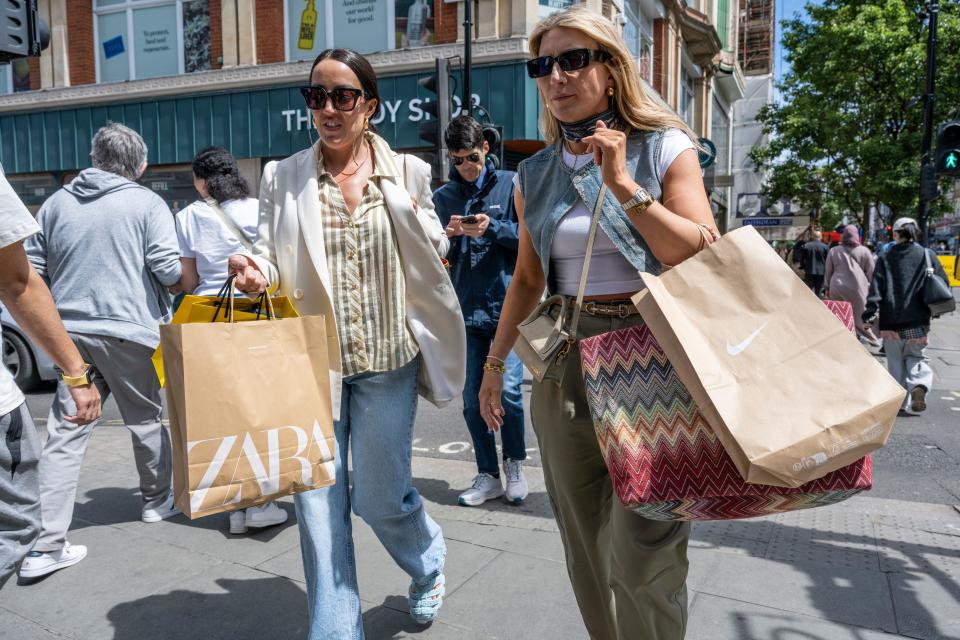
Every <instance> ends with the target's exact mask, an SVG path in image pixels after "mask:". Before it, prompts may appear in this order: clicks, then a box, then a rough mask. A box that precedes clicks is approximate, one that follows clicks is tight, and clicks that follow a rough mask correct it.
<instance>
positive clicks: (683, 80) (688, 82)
mask: <svg viewBox="0 0 960 640" xmlns="http://www.w3.org/2000/svg"><path fill="white" fill-rule="evenodd" d="M693 103H694V84H693V77H692V76H691V75H690V74H689V73H687V70H686V69H681V71H680V109H679V111H680V114H679V115H680V118H681V119H683V121H684V122H686V123H687V124H688V125H689V126H690V128H692V129H694V130H696V127H695V126H694V104H693Z"/></svg>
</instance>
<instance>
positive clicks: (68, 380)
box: [57, 362, 94, 387]
mask: <svg viewBox="0 0 960 640" xmlns="http://www.w3.org/2000/svg"><path fill="white" fill-rule="evenodd" d="M83 366H84V370H83V373H82V374H80V375H79V376H68V375H66V374H65V373H64V372H63V371H61V370H60V369H57V372H58V373H59V374H60V379H61V380H63V384H65V385H67V386H68V387H83V386H86V385H88V384H92V383H93V374H94V368H93V365H90V364H87V363H86V362H84V363H83Z"/></svg>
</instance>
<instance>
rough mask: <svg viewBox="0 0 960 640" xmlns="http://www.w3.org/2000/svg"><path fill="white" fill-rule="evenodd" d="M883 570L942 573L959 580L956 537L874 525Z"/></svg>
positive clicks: (958, 539)
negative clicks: (879, 546)
mask: <svg viewBox="0 0 960 640" xmlns="http://www.w3.org/2000/svg"><path fill="white" fill-rule="evenodd" d="M874 526H875V527H876V531H877V539H878V540H879V543H880V545H881V555H880V566H881V569H882V570H883V571H887V572H895V571H922V572H925V573H926V572H932V573H943V574H944V575H946V576H949V577H950V578H952V579H953V580H955V581H958V582H960V536H954V535H942V534H938V533H931V532H929V531H924V530H921V529H906V528H903V527H891V526H889V525H886V524H875V525H874Z"/></svg>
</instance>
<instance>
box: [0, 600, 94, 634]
mask: <svg viewBox="0 0 960 640" xmlns="http://www.w3.org/2000/svg"><path fill="white" fill-rule="evenodd" d="M13 637H16V640H56V639H57V638H74V637H75V636H72V635H61V634H59V633H55V632H53V631H50V630H49V629H45V628H43V627H41V626H40V625H38V624H37V623H35V622H33V621H31V620H27V619H26V618H24V617H22V616H18V615H17V614H15V613H13V612H12V611H7V610H6V609H4V608H3V606H2V605H0V638H13Z"/></svg>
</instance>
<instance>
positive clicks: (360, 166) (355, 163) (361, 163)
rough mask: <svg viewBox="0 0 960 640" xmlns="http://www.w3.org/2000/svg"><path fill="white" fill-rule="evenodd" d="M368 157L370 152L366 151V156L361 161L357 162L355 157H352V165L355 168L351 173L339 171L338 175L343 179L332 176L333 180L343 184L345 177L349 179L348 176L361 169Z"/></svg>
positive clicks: (355, 173)
mask: <svg viewBox="0 0 960 640" xmlns="http://www.w3.org/2000/svg"><path fill="white" fill-rule="evenodd" d="M369 157H370V154H369V153H368V154H367V157H366V158H364V159H363V162H357V160H356V158H354V159H353V164H354V166H355V167H356V169H355V170H354V171H353V172H352V173H344V172H343V171H341V172H340V173H339V174H338V176H339V177H341V178H343V179H342V180H337V179H336V178H334V179H333V181H334V182H336V183H337V184H343V183H344V182H346V181H347V179H349V178H351V177H353V176H355V175H357V174H358V173H360V170H361V169H363V166H364V165H365V164H367V159H368V158H369Z"/></svg>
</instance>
